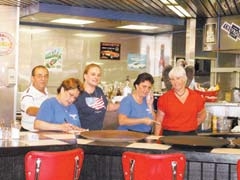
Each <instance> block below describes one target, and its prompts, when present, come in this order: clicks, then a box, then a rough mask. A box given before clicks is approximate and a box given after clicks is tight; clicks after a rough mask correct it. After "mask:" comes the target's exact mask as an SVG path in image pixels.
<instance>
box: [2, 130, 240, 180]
mask: <svg viewBox="0 0 240 180" xmlns="http://www.w3.org/2000/svg"><path fill="white" fill-rule="evenodd" d="M20 133H21V135H20V139H19V140H8V141H0V179H4V180H13V179H14V180H24V179H25V175H24V156H25V154H26V153H27V152H28V151H31V150H42V151H60V150H67V149H73V148H76V147H81V148H83V149H84V152H85V158H84V163H83V168H82V171H81V176H80V179H82V180H95V179H96V180H122V179H123V173H122V165H121V155H122V153H123V152H124V151H136V152H144V153H170V152H183V153H184V154H185V155H186V158H187V167H186V172H185V179H187V180H198V179H199V180H201V179H204V180H210V179H211V180H213V179H214V180H216V179H219V180H222V179H231V180H236V179H237V174H236V163H237V160H238V159H240V149H238V148H227V147H222V148H199V147H198V148H196V147H176V146H171V145H166V144H161V143H160V142H159V136H153V135H149V136H147V138H145V139H143V140H140V141H138V142H124V141H120V142H110V141H95V140H90V139H85V138H83V137H81V136H75V135H73V134H67V133H58V132H40V133H29V132H20Z"/></svg>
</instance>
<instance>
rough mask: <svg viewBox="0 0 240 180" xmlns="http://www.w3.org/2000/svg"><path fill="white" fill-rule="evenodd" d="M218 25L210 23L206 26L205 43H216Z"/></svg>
mask: <svg viewBox="0 0 240 180" xmlns="http://www.w3.org/2000/svg"><path fill="white" fill-rule="evenodd" d="M216 31H217V25H216V24H215V23H209V24H206V25H205V43H216Z"/></svg>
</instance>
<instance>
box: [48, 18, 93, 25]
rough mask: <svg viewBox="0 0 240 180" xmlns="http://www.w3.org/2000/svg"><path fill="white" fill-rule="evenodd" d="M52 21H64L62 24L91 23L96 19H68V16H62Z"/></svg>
mask: <svg viewBox="0 0 240 180" xmlns="http://www.w3.org/2000/svg"><path fill="white" fill-rule="evenodd" d="M51 22H55V23H62V24H91V23H94V22H95V21H88V20H82V19H68V18H60V19H55V20H52V21H51Z"/></svg>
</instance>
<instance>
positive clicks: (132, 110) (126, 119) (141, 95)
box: [118, 73, 155, 133]
mask: <svg viewBox="0 0 240 180" xmlns="http://www.w3.org/2000/svg"><path fill="white" fill-rule="evenodd" d="M153 83H154V80H153V77H152V75H151V74H148V73H142V74H139V75H138V77H137V79H136V80H135V81H134V83H133V85H134V88H135V90H134V91H133V93H132V94H129V95H128V96H126V97H125V98H123V100H122V101H121V103H120V108H119V111H118V112H119V115H118V121H119V125H120V126H119V127H118V129H119V130H129V131H138V132H144V133H151V132H152V124H153V122H154V121H153V120H154V118H155V112H154V108H153V100H154V98H153V95H152V94H151V88H152V86H153Z"/></svg>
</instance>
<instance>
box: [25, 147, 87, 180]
mask: <svg viewBox="0 0 240 180" xmlns="http://www.w3.org/2000/svg"><path fill="white" fill-rule="evenodd" d="M83 159H84V151H83V150H82V149H81V148H76V149H72V150H66V151H54V152H49V151H47V152H46V151H30V152H28V153H27V154H26V155H25V160H24V161H25V177H26V180H54V179H56V180H77V179H79V176H80V171H81V168H82V165H83Z"/></svg>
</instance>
